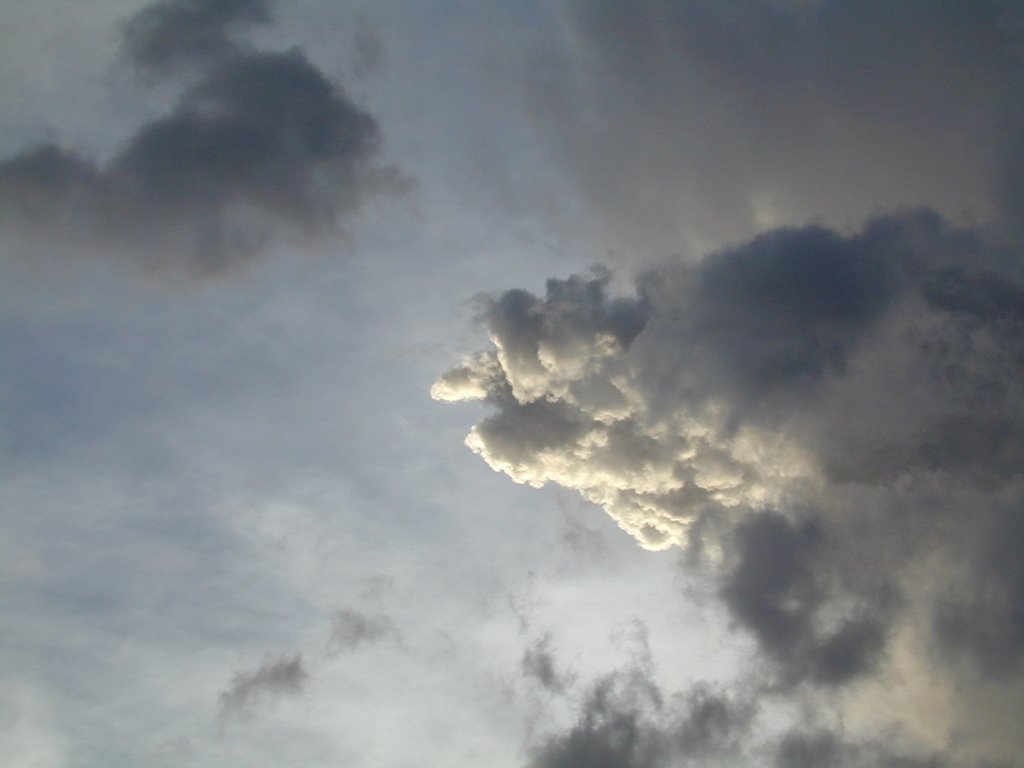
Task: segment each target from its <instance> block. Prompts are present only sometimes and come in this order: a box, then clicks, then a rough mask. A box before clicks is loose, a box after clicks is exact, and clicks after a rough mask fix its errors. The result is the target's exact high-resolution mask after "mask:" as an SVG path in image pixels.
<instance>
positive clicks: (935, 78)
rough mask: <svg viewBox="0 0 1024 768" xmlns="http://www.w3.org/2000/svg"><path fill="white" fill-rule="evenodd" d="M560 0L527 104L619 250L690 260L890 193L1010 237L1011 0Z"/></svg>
mask: <svg viewBox="0 0 1024 768" xmlns="http://www.w3.org/2000/svg"><path fill="white" fill-rule="evenodd" d="M564 8H565V12H564V17H563V18H564V35H565V37H564V39H563V40H562V41H561V43H562V44H561V45H560V46H559V47H557V48H555V49H554V50H553V52H552V53H551V54H550V55H549V56H548V57H547V58H545V59H544V60H543V61H542V62H538V64H537V66H536V67H535V69H534V71H533V72H532V75H531V77H530V80H529V82H530V92H531V94H532V104H533V106H534V109H535V112H536V116H537V123H538V126H539V127H540V130H541V131H542V133H543V135H544V136H545V137H546V138H547V139H548V141H549V142H550V147H551V148H552V157H553V159H554V161H555V162H557V163H559V164H561V166H562V167H564V168H565V169H566V170H567V171H568V172H569V174H570V175H571V176H572V177H573V178H574V179H575V180H576V181H577V184H578V189H579V190H580V192H581V194H582V195H584V196H585V197H586V198H587V199H588V200H589V201H590V202H591V203H592V204H593V205H595V206H596V208H597V210H598V211H599V213H600V216H601V220H602V221H603V222H604V223H605V224H606V225H607V236H608V238H609V240H610V242H611V244H612V245H613V246H614V247H616V248H620V249H624V250H623V253H622V254H621V255H622V257H623V258H625V259H631V258H636V257H637V256H638V255H644V256H646V257H647V258H650V257H652V256H653V257H655V258H657V257H660V256H661V255H662V254H663V253H666V252H678V251H679V250H683V251H685V252H686V253H687V254H688V255H698V254H699V252H700V251H701V250H703V249H706V248H707V247H714V246H720V245H722V244H724V243H726V242H735V241H736V240H737V239H739V238H743V237H748V236H750V235H752V234H754V233H755V232H757V231H758V230H760V229H762V228H764V227H768V226H773V225H778V224H782V223H786V224H789V223H793V224H804V223H808V222H810V221H825V222H827V223H828V224H830V225H833V226H847V225H856V224H857V223H859V222H860V221H861V220H863V219H864V218H865V217H866V216H869V215H871V214H873V213H877V212H878V211H879V210H880V209H889V208H893V207H897V206H916V205H929V206H931V207H933V208H936V209H937V210H939V211H941V212H943V213H944V214H946V215H947V216H950V217H954V218H955V219H957V220H966V218H969V217H971V216H974V217H976V218H980V219H982V220H988V219H990V218H991V219H993V220H1001V223H1000V225H999V226H1000V227H1004V226H1005V225H1006V224H1009V225H1010V228H1011V229H1017V230H1018V231H1019V226H1020V224H1019V222H1020V213H1021V210H1022V208H1024V206H1022V203H1021V201H1022V199H1024V198H1022V195H1021V185H1020V182H1019V180H1020V178H1022V177H1021V175H1020V173H1019V170H1020V167H1021V160H1020V158H1021V156H1022V153H1021V142H1022V139H1024V124H1022V122H1021V116H1022V114H1024V111H1022V105H1024V101H1022V96H1021V94H1022V93H1024V91H1022V89H1021V84H1022V83H1024V67H1022V58H1021V47H1020V35H1021V31H1022V24H1021V13H1020V8H1019V4H1017V3H1014V2H1001V1H1000V0H986V1H984V2H971V3H963V2H958V1H957V0H937V1H935V2H930V1H928V0H906V1H904V2H895V3H894V2H884V1H883V0H871V1H870V2H862V1H858V2H851V1H849V0H811V1H810V2H776V1H775V0H754V1H753V2H743V3H737V2H726V3H722V2H717V0H682V1H681V2H666V1H665V0H639V2H627V1H624V0H599V1H598V2H591V1H590V0H578V1H577V0H569V1H568V2H566V3H565V4H564ZM1011 167H1013V168H1015V171H1014V172H1013V173H1012V174H1007V170H1008V169H1009V168H1011Z"/></svg>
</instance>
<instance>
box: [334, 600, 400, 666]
mask: <svg viewBox="0 0 1024 768" xmlns="http://www.w3.org/2000/svg"><path fill="white" fill-rule="evenodd" d="M389 638H390V639H392V640H400V638H401V635H400V633H399V631H398V627H396V626H395V623H394V621H392V620H391V619H390V618H389V617H387V616H381V615H375V614H374V615H369V614H365V613H362V612H361V611H357V610H355V609H353V608H341V609H339V610H338V611H337V612H335V614H334V620H333V623H332V626H331V636H330V639H329V640H328V642H327V652H328V653H329V654H331V655H336V654H339V653H345V652H348V651H354V650H356V649H357V648H359V646H361V645H366V644H372V643H378V642H380V641H382V640H386V639H389Z"/></svg>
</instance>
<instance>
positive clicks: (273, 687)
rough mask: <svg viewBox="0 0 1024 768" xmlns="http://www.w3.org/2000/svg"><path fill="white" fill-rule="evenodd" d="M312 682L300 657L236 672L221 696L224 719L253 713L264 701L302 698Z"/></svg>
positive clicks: (286, 657) (284, 657)
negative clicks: (289, 697)
mask: <svg viewBox="0 0 1024 768" xmlns="http://www.w3.org/2000/svg"><path fill="white" fill-rule="evenodd" d="M308 681H309V673H308V672H307V671H306V668H305V666H304V665H303V662H302V656H301V655H299V654H296V655H294V656H282V657H280V658H278V659H273V660H268V661H267V662H266V663H264V664H263V665H262V666H260V667H258V668H257V669H254V670H251V671H248V672H236V673H235V676H234V677H233V678H232V680H231V684H230V685H228V687H227V688H226V689H225V690H224V691H222V692H221V694H220V712H221V717H222V718H227V717H231V716H234V715H245V714H249V713H250V712H251V711H252V708H253V707H254V706H255V705H257V704H258V703H260V702H263V701H273V700H275V699H279V698H282V697H285V696H301V695H302V693H303V691H304V690H305V688H306V684H307V682H308Z"/></svg>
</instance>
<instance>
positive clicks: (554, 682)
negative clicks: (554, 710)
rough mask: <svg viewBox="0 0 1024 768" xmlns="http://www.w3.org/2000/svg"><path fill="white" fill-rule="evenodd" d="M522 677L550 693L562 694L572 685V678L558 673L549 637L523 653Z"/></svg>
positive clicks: (543, 638)
mask: <svg viewBox="0 0 1024 768" xmlns="http://www.w3.org/2000/svg"><path fill="white" fill-rule="evenodd" d="M520 667H521V669H522V673H523V676H524V677H526V678H528V679H531V680H534V681H535V682H537V683H539V684H540V686H541V687H542V688H545V689H546V690H548V691H551V692H552V693H564V692H565V690H566V688H568V687H569V686H570V685H572V677H571V676H570V675H567V674H566V673H563V672H559V670H558V667H557V665H556V662H555V657H554V654H553V653H552V652H551V635H550V634H548V635H545V636H544V637H542V638H540V639H539V640H537V642H535V643H534V644H533V645H531V646H530V647H529V648H527V649H526V650H525V651H523V659H522V661H521V662H520Z"/></svg>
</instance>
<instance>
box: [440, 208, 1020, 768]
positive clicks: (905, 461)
mask: <svg viewBox="0 0 1024 768" xmlns="http://www.w3.org/2000/svg"><path fill="white" fill-rule="evenodd" d="M609 284H610V279H609V276H608V275H607V274H606V273H604V272H600V271H599V272H597V273H596V274H595V275H594V276H592V277H589V278H587V277H573V278H570V279H568V280H565V281H559V280H552V281H549V283H548V286H547V293H546V295H545V296H543V297H538V296H534V295H532V294H530V293H527V292H524V291H509V292H506V293H505V294H502V295H500V296H497V297H495V298H493V299H491V300H489V301H487V302H486V303H485V305H484V310H483V312H482V321H483V323H484V325H485V327H486V328H487V330H488V332H489V334H490V337H491V340H492V342H493V344H494V349H492V350H488V351H484V352H480V353H477V354H476V355H474V356H471V357H467V358H466V359H465V360H464V361H463V362H462V363H461V364H460V365H458V366H456V367H455V368H453V369H452V370H451V371H450V372H449V373H447V374H445V375H444V376H442V378H441V379H440V380H439V381H438V382H437V383H436V384H435V386H434V390H433V395H434V396H435V397H436V398H438V399H441V400H448V401H460V400H478V401H482V402H483V403H485V404H486V405H488V406H490V408H491V409H492V412H491V413H490V414H489V415H486V416H485V417H484V418H483V420H481V421H480V422H479V423H478V424H477V425H476V426H475V427H473V429H472V430H471V432H470V434H469V436H468V437H467V444H468V445H469V447H470V448H471V449H472V450H474V451H475V452H477V453H478V454H480V455H481V457H482V458H483V459H484V460H485V461H486V462H487V463H488V464H489V465H490V466H491V467H492V468H494V469H495V470H498V471H501V472H504V473H506V474H508V475H509V476H510V477H512V478H513V479H514V480H516V481H517V482H521V483H528V484H531V485H534V486H541V485H544V484H546V483H555V484H558V485H561V486H564V487H566V488H570V489H574V490H576V491H578V492H579V493H580V494H581V495H582V496H583V497H584V498H585V499H587V500H589V501H591V502H594V503H596V504H599V505H601V506H602V507H604V509H605V510H606V511H607V512H608V513H609V514H610V515H611V516H612V517H613V518H614V519H615V520H616V522H618V524H619V525H620V526H621V527H622V528H623V529H625V530H626V531H628V532H629V533H630V534H632V535H633V536H634V537H636V539H637V540H638V541H639V542H640V543H641V544H642V545H643V546H645V547H647V548H651V549H664V548H667V547H672V546H678V547H680V548H682V549H683V550H684V551H686V552H687V553H688V557H687V560H686V562H687V563H688V566H687V567H688V568H693V569H696V571H697V572H698V573H700V574H702V577H707V578H710V579H712V581H713V582H714V583H716V584H717V585H718V587H717V593H718V595H719V597H720V598H721V603H722V606H723V607H724V609H725V610H726V612H727V615H728V616H729V617H730V618H731V619H732V620H733V622H734V624H735V626H737V627H739V628H741V629H743V630H744V632H745V633H746V634H747V635H748V636H749V637H751V638H752V639H753V640H754V642H755V646H756V648H757V651H758V653H759V658H760V660H761V662H762V663H761V664H760V665H759V668H760V671H759V675H760V676H761V678H760V679H762V680H764V681H765V684H766V685H769V686H770V687H772V688H774V689H776V690H777V691H779V692H783V691H786V690H795V689H796V688H799V689H800V690H805V689H806V688H807V687H808V686H809V687H810V688H811V689H812V690H816V691H818V695H822V696H829V695H832V694H835V693H837V692H838V691H840V690H843V691H849V690H858V691H859V690H866V688H865V686H867V685H868V683H869V681H875V682H878V681H885V682H884V683H880V684H881V685H892V686H894V687H899V686H900V685H911V684H912V682H911V681H912V678H913V677H914V675H919V674H920V673H919V672H915V673H913V674H912V673H911V672H910V671H909V670H907V669H901V666H900V665H905V664H907V663H908V662H907V661H906V658H907V657H906V656H900V657H897V656H895V655H894V653H895V651H894V650H893V648H894V643H896V640H897V638H898V640H899V642H898V643H896V645H898V647H899V648H906V647H907V645H906V644H907V643H910V644H911V645H912V646H913V647H915V648H916V650H915V651H914V652H913V653H914V654H916V655H917V657H918V658H920V659H923V660H924V662H923V663H925V664H930V665H932V666H930V667H929V669H930V670H931V672H930V673H929V674H933V675H934V676H935V677H936V678H937V679H940V680H943V681H944V684H948V685H949V686H951V687H953V688H958V689H960V690H970V691H972V692H977V695H979V696H981V697H982V698H984V697H985V696H989V695H990V694H991V691H989V688H988V687H990V686H991V684H992V683H991V682H990V681H992V680H995V679H996V678H1000V679H1001V683H1002V684H1005V685H1008V686H1010V689H1011V690H1024V685H1022V679H1021V674H1022V669H1021V659H1022V658H1024V632H1022V630H1021V628H1022V626H1024V625H1022V623H1021V621H1020V615H1019V613H1020V612H1019V609H1018V607H1019V604H1020V596H1021V594H1022V587H1021V585H1022V584H1024V579H1021V578H1020V575H1021V569H1020V556H1019V552H1018V551H1017V549H1015V548H1014V546H1013V545H1012V544H1011V543H1009V542H1014V541H1017V540H1019V528H1020V523H1019V520H1020V509H1021V503H1022V501H1024V489H1022V487H1021V478H1022V471H1024V464H1022V460H1021V455H1020V452H1019V451H1017V450H1016V447H1017V445H1018V443H1019V441H1020V434H1021V429H1020V424H1021V414H1022V413H1024V388H1022V384H1021V382H1022V381H1024V346H1022V342H1021V340H1022V339H1024V311H1022V309H1024V301H1022V299H1021V297H1022V296H1024V293H1022V283H1021V281H1020V278H1019V274H1018V268H1017V266H1016V258H1015V257H1013V256H1012V254H1010V253H1009V252H1007V251H1006V250H1005V249H1003V247H1002V246H997V245H993V244H991V243H990V242H989V241H987V240H986V239H985V238H984V237H983V236H982V235H980V234H979V233H978V232H976V231H972V230H967V229H961V228H957V227H955V226H952V225H950V224H949V223H948V222H946V221H944V220H943V219H942V218H941V217H939V216H937V215H935V214H934V213H930V212H927V211H919V212H907V213H901V214H894V215H891V216H886V217H880V218H876V219H874V220H871V221H869V222H868V223H867V224H866V225H865V226H864V227H863V228H862V229H861V230H860V231H858V232H854V233H849V234H839V233H836V232H832V231H829V230H827V229H823V228H821V227H806V228H786V229H780V230H775V231H771V232H767V233H765V234H763V235H761V236H758V237H757V238H755V239H753V240H751V241H750V242H748V243H745V244H741V245H738V246H735V247H732V248H727V249H723V250H720V251H717V252H714V253H712V254H710V255H709V256H707V257H706V258H705V259H704V260H702V261H700V262H697V263H675V264H669V265H666V266H663V267H660V268H658V269H656V270H652V271H649V272H647V273H645V274H642V275H641V276H640V277H639V278H638V279H637V289H636V293H635V295H634V296H626V297H613V296H610V295H609V290H608V287H609ZM902 652H903V653H906V651H902ZM1000 676H1001V677H1000ZM894 681H902V682H894ZM986 691H988V693H986ZM865 695H866V694H865ZM872 695H882V694H880V693H878V692H877V691H876V693H875V694H872ZM907 695H909V694H907ZM972 695H973V693H972ZM991 695H993V696H994V695H995V694H991ZM1000 695H1003V694H1000ZM997 698H998V697H997ZM995 700H996V699H992V701H995ZM609 727H611V726H609ZM631 727H632V726H631ZM958 727H959V725H958V724H956V723H951V725H950V729H951V730H950V731H949V733H947V737H948V739H953V734H954V733H957V728H958ZM631 732H632V731H631ZM641 732H642V730H641V731H636V733H637V734H639V733H641ZM600 733H604V731H601V732H600ZM611 733H612V731H609V732H608V733H607V734H606V735H608V736H609V738H611ZM616 738H618V737H616ZM637 738H640V737H639V736H637ZM864 738H868V737H866V736H864V737H861V736H857V737H856V739H855V740H857V739H860V740H863V739H864ZM978 738H979V739H980V737H978ZM1014 739H1015V737H1014V736H1013V735H1012V734H1003V735H1002V736H1001V737H999V738H998V739H995V740H990V744H989V745H987V746H985V747H979V749H980V750H981V751H980V752H978V754H984V753H985V751H984V750H985V749H988V748H990V749H991V752H990V753H989V754H991V755H993V756H995V757H993V759H996V758H998V757H1000V756H1004V755H1006V754H1009V753H1012V750H1013V749H1015V747H1014V746H1013V745H1014V743H1015V742H1014ZM970 740H971V737H967V739H966V741H967V742H969V741H970ZM997 742H998V743H997ZM616 743H618V742H616ZM644 743H645V742H643V739H640V741H639V742H636V745H634V746H630V747H629V749H628V750H627V752H628V754H627V753H623V754H622V755H619V757H621V759H622V760H623V761H625V764H634V763H636V761H638V760H641V757H638V756H637V755H638V754H639V753H635V752H634V751H633V750H634V748H635V749H640V750H641V751H643V750H644V749H646V747H643V744H644ZM951 743H952V742H951V741H947V742H943V743H942V744H941V745H939V744H937V745H935V748H936V749H939V748H946V747H950V744H951ZM641 747H642V748H641ZM609 748H610V747H609ZM950 748H951V747H950ZM645 754H646V753H645ZM850 754H851V755H852V754H853V753H850ZM856 754H857V755H863V754H868V752H864V751H863V750H862V751H858V752H856ZM643 759H647V758H643ZM844 759H846V758H844ZM865 759H866V758H865ZM858 760H861V757H856V759H854V757H850V758H849V760H847V762H848V763H849V764H851V765H858V764H860V763H858V762H857V761H858ZM629 761H633V762H632V763H631V762H629ZM641 762H642V761H641Z"/></svg>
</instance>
